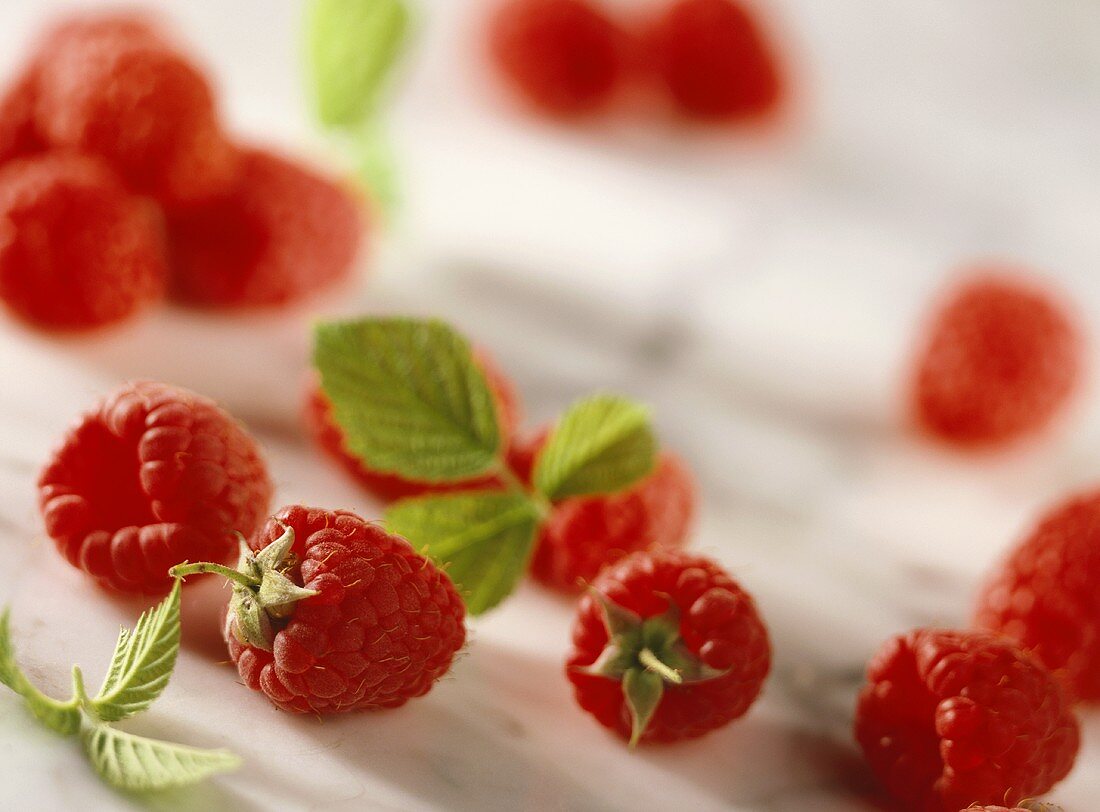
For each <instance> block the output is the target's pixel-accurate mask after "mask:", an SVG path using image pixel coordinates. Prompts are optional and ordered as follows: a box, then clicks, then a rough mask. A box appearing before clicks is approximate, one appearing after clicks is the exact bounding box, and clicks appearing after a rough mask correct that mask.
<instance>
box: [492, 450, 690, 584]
mask: <svg viewBox="0 0 1100 812" xmlns="http://www.w3.org/2000/svg"><path fill="white" fill-rule="evenodd" d="M548 434H549V432H548V430H543V431H542V432H540V433H538V434H537V435H535V436H534V437H533V438H532V439H531V440H529V441H527V442H525V443H519V444H517V446H516V447H515V449H513V451H512V453H511V454H510V455H509V461H510V463H511V465H512V468H513V470H514V471H515V472H516V474H517V476H519V477H520V479H522V480H523V481H524V482H530V480H531V471H532V469H533V467H534V462H535V459H536V457H537V456H538V453H539V451H541V450H542V447H543V445H544V444H545V443H546V439H547V437H548ZM694 518H695V482H694V480H693V479H692V476H691V472H690V471H689V470H688V468H687V466H686V465H685V464H684V462H683V461H682V460H681V459H680V458H679V457H677V456H676V455H675V454H672V453H670V452H667V451H666V452H662V453H661V454H660V455H659V456H658V458H657V467H656V468H655V469H654V471H653V473H652V474H650V475H649V476H648V477H646V478H645V479H643V480H642V481H641V482H639V483H637V484H635V485H634V486H633V487H631V488H629V489H627V490H625V491H622V492H620V493H613V494H609V495H604V496H582V497H574V498H571V499H564V500H562V501H561V502H556V503H555V504H554V506H553V510H552V512H551V513H550V516H549V518H547V519H546V521H545V522H544V523H543V525H542V528H541V530H540V531H539V539H538V544H537V546H536V548H535V555H534V557H533V558H532V561H531V574H532V575H534V576H535V578H537V579H538V580H539V581H541V582H542V583H544V584H546V585H547V586H550V587H553V588H554V589H559V590H561V591H563V592H575V591H577V590H579V589H582V588H583V587H584V585H585V584H587V583H590V582H591V581H592V579H593V578H595V577H596V574H597V573H598V572H599V571H600V569H601V568H603V567H604V566H605V565H607V564H612V563H614V562H616V561H618V560H619V559H620V558H622V557H624V556H626V555H628V554H629V553H633V552H637V551H640V550H649V549H654V548H662V547H663V548H675V547H680V546H682V545H683V544H684V543H685V541H686V540H687V537H688V532H689V531H690V530H691V524H692V521H693V520H694Z"/></svg>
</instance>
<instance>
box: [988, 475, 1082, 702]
mask: <svg viewBox="0 0 1100 812" xmlns="http://www.w3.org/2000/svg"><path fill="white" fill-rule="evenodd" d="M974 622H975V624H976V625H977V626H980V627H981V628H984V629H989V630H991V631H994V632H998V633H1000V634H1003V635H1006V636H1008V637H1010V638H1012V639H1013V640H1015V641H1016V642H1017V643H1018V644H1019V645H1020V646H1021V647H1022V648H1024V649H1025V650H1027V651H1030V652H1031V653H1032V654H1034V655H1035V656H1036V657H1037V658H1038V659H1039V660H1041V661H1042V662H1043V663H1044V664H1046V666H1047V667H1048V668H1049V669H1051V671H1053V672H1054V673H1055V675H1056V676H1058V677H1060V678H1061V679H1062V681H1063V682H1064V684H1065V685H1066V686H1067V688H1068V689H1069V692H1070V693H1071V694H1072V695H1074V696H1075V697H1076V698H1078V699H1082V700H1085V701H1092V702H1096V701H1100V492H1097V491H1094V492H1092V493H1086V494H1081V495H1079V496H1075V497H1073V498H1072V499H1069V500H1068V501H1066V502H1064V503H1063V504H1061V505H1058V506H1057V507H1056V508H1054V509H1053V510H1052V511H1050V512H1049V513H1048V514H1047V515H1046V516H1044V517H1043V518H1042V520H1041V521H1040V522H1039V524H1038V526H1037V527H1036V528H1035V529H1034V530H1032V531H1031V533H1030V534H1029V535H1028V536H1027V537H1026V538H1025V539H1024V540H1023V542H1021V543H1020V545H1019V546H1018V547H1016V549H1015V550H1013V551H1012V552H1011V553H1010V554H1009V556H1008V557H1007V559H1006V560H1005V561H1004V562H1003V563H1002V564H1001V565H1000V566H998V567H997V569H996V571H995V572H994V574H993V576H992V577H991V578H990V580H989V581H988V582H987V583H986V585H985V587H984V588H983V589H982V592H981V596H980V597H979V599H978V608H977V612H976V614H975V621H974Z"/></svg>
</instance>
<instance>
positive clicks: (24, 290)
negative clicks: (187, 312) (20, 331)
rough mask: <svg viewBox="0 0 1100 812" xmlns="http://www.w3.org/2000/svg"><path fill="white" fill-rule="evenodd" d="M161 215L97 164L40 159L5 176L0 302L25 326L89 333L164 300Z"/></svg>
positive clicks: (0, 197)
mask: <svg viewBox="0 0 1100 812" xmlns="http://www.w3.org/2000/svg"><path fill="white" fill-rule="evenodd" d="M164 252H165V249H164V239H163V236H162V230H161V225H160V223H159V221H158V219H157V216H156V213H155V212H154V211H153V210H152V208H151V207H150V206H148V205H147V204H146V203H145V202H143V201H142V200H140V199H138V198H135V197H133V196H132V195H131V194H130V193H129V192H127V191H126V190H125V189H124V188H123V187H122V184H121V183H120V182H119V180H118V179H117V178H116V177H115V176H114V175H113V174H112V173H111V171H110V170H109V169H108V168H107V167H106V166H105V165H103V164H101V163H100V162H99V161H98V160H96V159H94V158H90V157H86V156H82V155H76V154H68V153H44V154H42V155H39V156H35V157H32V158H24V159H19V160H16V161H12V162H10V163H8V164H5V165H4V166H3V167H2V168H0V298H2V299H3V300H4V301H5V302H6V303H7V305H8V307H9V308H11V310H12V311H13V312H14V313H15V314H17V315H18V316H20V317H21V318H23V319H25V320H26V321H28V322H30V323H33V324H37V325H40V326H42V327H47V328H54V329H86V328H91V327H98V326H101V325H105V324H109V323H112V322H117V321H120V320H122V319H124V318H126V317H127V316H130V315H132V314H133V313H135V312H136V311H137V310H139V309H140V308H142V307H144V306H146V305H148V304H149V303H151V302H153V301H156V300H158V299H160V298H161V297H162V296H163V295H164V288H165V280H166V278H167V268H166V262H165V258H164Z"/></svg>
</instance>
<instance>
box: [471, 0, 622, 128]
mask: <svg viewBox="0 0 1100 812" xmlns="http://www.w3.org/2000/svg"><path fill="white" fill-rule="evenodd" d="M624 43H625V37H624V35H623V33H622V32H621V31H620V30H619V29H618V28H617V27H616V25H615V24H614V23H613V22H612V21H611V20H610V19H609V18H608V17H607V16H606V15H605V14H604V13H603V12H602V11H601V10H600V9H599V8H598V7H597V6H595V5H593V4H592V3H591V2H587V0H509V2H506V3H505V4H504V5H503V6H501V8H500V9H499V10H498V11H497V13H496V16H495V18H494V19H493V22H492V27H491V31H490V44H491V51H492V55H493V57H494V59H495V60H496V63H497V66H498V68H499V69H500V71H501V72H502V73H503V75H504V76H505V77H506V78H507V79H508V81H509V82H510V83H511V85H512V86H513V87H514V88H515V90H516V91H518V92H519V93H520V94H521V95H522V96H524V97H525V98H526V99H527V101H528V102H529V103H531V104H532V105H533V106H535V107H536V108H539V109H541V110H542V111H544V112H547V113H551V114H555V115H570V114H577V113H585V112H590V111H593V110H596V109H598V108H601V107H605V106H606V105H607V104H608V103H609V102H610V101H611V99H612V96H613V95H614V94H615V91H616V90H618V88H619V86H620V84H621V83H622V78H623V70H624V61H625V57H624V54H625V49H624Z"/></svg>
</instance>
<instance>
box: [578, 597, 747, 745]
mask: <svg viewBox="0 0 1100 812" xmlns="http://www.w3.org/2000/svg"><path fill="white" fill-rule="evenodd" d="M592 593H593V595H594V596H595V597H596V600H597V601H598V602H599V604H600V607H601V608H602V609H603V619H604V624H605V625H606V626H607V632H608V638H609V639H608V643H607V647H606V648H604V650H603V653H602V654H601V655H600V657H599V659H597V660H596V662H594V663H593V664H592V665H590V666H587V667H577V669H576V670H578V671H583V672H585V673H588V674H594V675H597V676H601V677H607V678H608V679H613V680H618V681H620V682H621V683H622V687H623V696H624V697H625V698H626V704H627V707H628V708H629V710H630V716H631V734H630V746H631V747H634V746H635V745H636V744H637V743H638V741H639V740H640V739H641V737H642V735H643V734H644V733H645V731H646V727H648V725H649V722H650V719H652V718H653V714H654V712H655V711H656V710H657V706H658V705H659V704H660V702H661V697H662V696H663V695H664V686H665V683H670V684H672V685H685V684H694V683H699V682H705V681H706V680H710V679H714V678H715V677H720V676H722V675H723V674H725V673H726V672H725V671H720V670H718V669H716V668H711V667H710V666H708V665H707V664H706V663H704V662H703V661H702V660H700V659H699V658H698V657H696V656H695V655H693V654H692V653H691V651H690V650H689V649H688V647H687V646H686V645H685V644H684V641H683V639H682V638H681V636H680V610H679V609H678V608H677V607H676V605H675V604H674V603H672V602H671V601H670V602H669V607H668V609H667V610H666V611H665V613H664V614H661V615H655V616H653V617H649V618H645V619H643V618H642V617H641V616H640V615H638V614H636V613H634V612H632V611H631V610H629V609H626V608H625V607H623V606H620V605H619V604H617V603H615V602H614V601H612V600H611V599H610V598H608V597H607V596H606V595H604V594H603V593H602V592H599V591H598V590H595V589H593V590H592Z"/></svg>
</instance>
